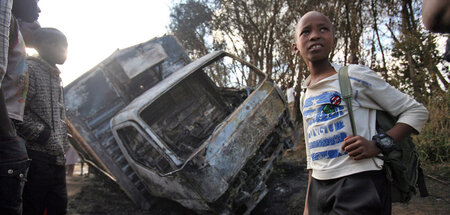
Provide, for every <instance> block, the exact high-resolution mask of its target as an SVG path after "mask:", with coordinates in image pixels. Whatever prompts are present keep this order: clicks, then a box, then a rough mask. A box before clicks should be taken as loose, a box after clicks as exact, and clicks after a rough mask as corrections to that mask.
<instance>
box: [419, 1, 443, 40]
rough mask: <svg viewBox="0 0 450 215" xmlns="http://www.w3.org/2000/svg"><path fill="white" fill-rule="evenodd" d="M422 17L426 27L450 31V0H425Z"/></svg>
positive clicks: (433, 30) (432, 29) (433, 29)
mask: <svg viewBox="0 0 450 215" xmlns="http://www.w3.org/2000/svg"><path fill="white" fill-rule="evenodd" d="M422 19H423V24H424V25H425V27H426V29H428V30H430V31H432V32H437V33H450V0H423V4H422Z"/></svg>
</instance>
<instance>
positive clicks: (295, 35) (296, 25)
mask: <svg viewBox="0 0 450 215" xmlns="http://www.w3.org/2000/svg"><path fill="white" fill-rule="evenodd" d="M309 12H312V11H308V12H306V13H305V14H307V13H309ZM316 12H319V13H321V14H322V15H324V16H325V18H327V20H328V21H329V22H330V24H331V33H333V37H335V36H336V28H335V26H334V24H333V23H332V22H331V20H330V18H328V16H326V15H325V14H323V13H322V12H320V11H316ZM305 14H303V15H305ZM303 15H301V16H300V18H299V19H298V22H297V24H295V29H294V42H297V36H298V32H297V29H298V25H299V24H300V21H301V20H302V17H303Z"/></svg>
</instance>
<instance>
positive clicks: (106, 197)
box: [67, 144, 450, 215]
mask: <svg viewBox="0 0 450 215" xmlns="http://www.w3.org/2000/svg"><path fill="white" fill-rule="evenodd" d="M302 146H303V144H298V146H297V147H296V148H295V149H294V150H291V151H288V152H287V153H286V154H285V158H284V159H283V160H282V162H280V163H279V164H278V165H277V166H276V168H275V171H274V173H273V174H272V176H271V177H270V178H269V181H268V186H269V189H270V192H269V193H268V194H267V196H266V197H265V198H264V199H263V200H262V201H261V202H260V204H259V205H258V206H257V207H256V208H255V209H254V210H253V212H252V214H253V215H259V214H267V215H269V214H270V215H277V214H283V215H285V214H288V215H297V214H302V213H303V206H304V198H305V190H306V183H307V173H306V171H305V166H304V160H303V158H302V156H299V155H303V154H302V153H299V152H301V151H303V149H302ZM424 169H425V170H424V171H425V174H426V175H427V176H426V178H425V180H426V183H427V187H428V191H429V193H430V196H428V197H425V198H422V197H420V196H419V195H416V196H415V197H414V198H413V199H412V201H411V202H410V203H409V204H408V205H402V204H397V203H394V204H393V211H392V214H393V215H401V214H408V215H410V214H411V215H425V214H427V215H428V214H432V215H440V214H442V215H447V214H450V202H449V201H450V187H449V179H450V164H444V165H440V166H425V168H424ZM86 172H87V171H86V170H84V173H86ZM67 187H68V195H69V205H68V214H87V215H103V214H105V215H106V214H117V215H121V214H127V215H144V214H145V215H147V214H148V215H156V214H158V215H165V214H167V215H187V214H195V213H194V212H192V211H190V210H187V209H185V208H183V207H182V206H181V205H179V204H177V203H175V202H172V201H168V200H164V199H162V200H158V202H157V203H156V204H155V206H154V207H152V208H151V209H150V210H149V211H142V210H140V209H138V208H136V207H135V206H134V204H133V203H132V202H131V200H129V198H128V197H127V196H126V195H125V194H124V193H123V192H122V191H121V190H120V188H119V186H118V185H117V184H115V183H114V182H112V181H111V180H109V179H106V178H104V177H100V176H97V175H95V174H90V175H87V174H84V175H82V176H80V166H79V165H77V166H76V169H75V173H74V175H73V176H70V177H67Z"/></svg>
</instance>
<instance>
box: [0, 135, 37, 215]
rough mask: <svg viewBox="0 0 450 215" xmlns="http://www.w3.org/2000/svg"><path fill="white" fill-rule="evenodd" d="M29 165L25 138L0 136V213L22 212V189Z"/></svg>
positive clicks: (12, 214) (3, 214)
mask: <svg viewBox="0 0 450 215" xmlns="http://www.w3.org/2000/svg"><path fill="white" fill-rule="evenodd" d="M29 165H30V160H29V159H28V156H27V151H26V149H25V140H23V139H22V138H20V137H0V214H2V215H10V214H11V215H17V214H19V215H20V214H22V190H23V187H24V184H25V181H26V178H27V171H28V166H29Z"/></svg>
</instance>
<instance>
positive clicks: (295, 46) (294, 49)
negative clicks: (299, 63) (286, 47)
mask: <svg viewBox="0 0 450 215" xmlns="http://www.w3.org/2000/svg"><path fill="white" fill-rule="evenodd" d="M292 51H293V52H294V54H298V51H299V50H298V48H297V44H295V43H292Z"/></svg>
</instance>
